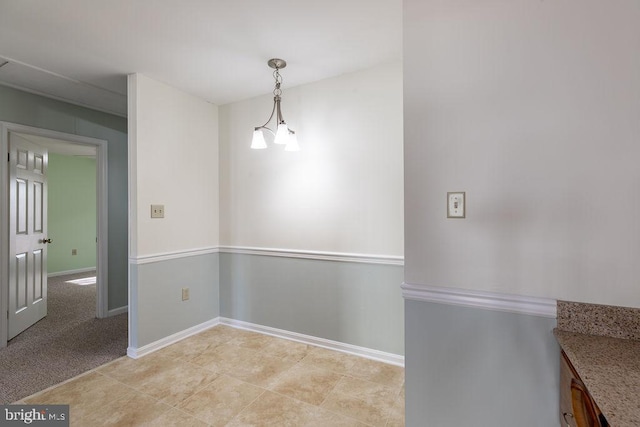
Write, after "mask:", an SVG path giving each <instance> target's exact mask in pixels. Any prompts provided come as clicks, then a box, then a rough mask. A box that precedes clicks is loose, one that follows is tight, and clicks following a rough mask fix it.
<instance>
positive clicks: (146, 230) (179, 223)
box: [129, 74, 219, 257]
mask: <svg viewBox="0 0 640 427" xmlns="http://www.w3.org/2000/svg"><path fill="white" fill-rule="evenodd" d="M129 104H130V105H129V163H130V179H131V183H130V191H131V192H132V194H131V195H130V197H131V203H130V206H131V209H135V210H134V211H132V212H131V213H130V228H131V230H130V240H131V243H130V245H131V247H130V255H131V256H132V257H139V256H144V255H153V254H161V253H167V252H178V251H185V250H193V249H200V248H211V247H216V246H217V245H218V226H219V217H218V212H219V209H218V203H219V202H218V199H219V197H218V194H219V193H218V188H219V184H218V176H219V174H218V107H217V106H215V105H212V104H210V103H208V102H206V101H204V100H202V99H199V98H196V97H194V96H192V95H189V94H186V93H184V92H182V91H179V90H177V89H175V88H172V87H170V86H167V85H165V84H163V83H160V82H157V81H155V80H152V79H150V78H149V77H146V76H144V75H142V74H133V75H130V76H129ZM152 204H163V205H164V206H165V217H164V219H151V205H152Z"/></svg>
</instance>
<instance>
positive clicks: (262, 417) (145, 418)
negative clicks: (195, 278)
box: [23, 325, 404, 427]
mask: <svg viewBox="0 0 640 427" xmlns="http://www.w3.org/2000/svg"><path fill="white" fill-rule="evenodd" d="M23 402H24V403H28V404H56V403H57V404H69V405H71V406H70V412H71V425H72V426H91V427H93V426H154V427H155V426H180V427H183V426H184V427H187V426H234V427H239V426H278V427H280V426H318V427H326V426H389V427H391V426H403V425H404V369H402V368H400V367H397V366H393V365H388V364H385V363H380V362H375V361H372V360H369V359H364V358H360V357H356V356H350V355H347V354H343V353H339V352H335V351H331V350H326V349H323V348H320V347H313V346H309V345H306V344H301V343H297V342H293V341H288V340H284V339H280V338H274V337H270V336H267V335H262V334H258V333H255V332H249V331H244V330H240V329H234V328H231V327H228V326H222V325H220V326H216V327H214V328H211V329H208V330H206V331H204V332H201V333H199V334H197V335H194V336H192V337H189V338H187V339H184V340H182V341H180V342H178V343H176V344H173V345H171V346H169V347H165V348H163V349H161V350H159V351H157V352H155V353H152V354H149V355H147V356H145V357H142V358H140V359H137V360H134V359H130V358H127V357H123V358H120V359H117V360H115V361H113V362H111V363H108V364H106V365H104V366H101V367H100V368H97V369H95V370H93V371H90V372H88V373H86V374H82V375H80V376H78V377H76V378H73V379H71V380H69V381H67V382H65V383H62V384H60V385H58V386H55V387H53V388H50V389H47V390H44V391H42V392H40V393H37V394H35V395H33V396H30V397H28V398H26V399H24V400H23Z"/></svg>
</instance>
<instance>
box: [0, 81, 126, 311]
mask: <svg viewBox="0 0 640 427" xmlns="http://www.w3.org/2000/svg"><path fill="white" fill-rule="evenodd" d="M0 120H1V121H5V122H10V123H17V124H21V125H26V126H33V127H37V128H41V129H50V130H54V131H58V132H65V133H70V134H74V135H82V136H89V137H92V138H99V139H104V140H106V141H107V142H108V174H109V178H108V184H109V194H108V198H109V208H108V209H109V250H108V251H109V272H108V273H109V283H108V299H109V309H114V308H119V307H122V306H125V305H127V280H128V278H127V263H128V260H127V250H128V246H127V236H128V218H127V213H128V207H127V192H128V189H127V119H125V118H123V117H118V116H114V115H111V114H107V113H102V112H100V111H95V110H90V109H88V108H83V107H79V106H77V105H72V104H67V103H65V102H61V101H56V100H53V99H49V98H45V97H42V96H38V95H34V94H31V93H26V92H22V91H19V90H16V89H12V88H9V87H6V86H0Z"/></svg>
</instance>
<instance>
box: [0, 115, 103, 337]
mask: <svg viewBox="0 0 640 427" xmlns="http://www.w3.org/2000/svg"><path fill="white" fill-rule="evenodd" d="M0 133H1V135H0V140H1V142H0V152H4V153H8V154H7V160H8V162H7V163H6V164H7V165H8V166H9V167H8V168H7V169H6V170H7V173H2V174H1V176H0V198H1V199H2V200H9V199H10V188H11V187H10V185H11V179H12V177H10V174H9V169H11V167H12V166H11V165H12V163H11V153H10V151H9V150H10V141H11V138H12V137H13V138H14V139H16V140H17V139H26V140H27V141H28V143H32V144H34V145H35V146H37V147H42V148H43V150H44V152H45V153H46V152H47V151H48V150H50V151H51V152H52V153H56V152H58V153H63V154H68V155H77V156H94V155H95V171H96V172H95V184H96V185H95V186H96V191H95V194H96V197H95V207H96V208H95V210H96V223H95V224H96V225H95V228H96V230H95V234H96V239H97V242H96V247H95V251H96V255H95V260H96V262H95V271H96V317H97V318H104V317H107V315H108V301H107V297H108V289H107V283H108V257H107V251H108V225H107V224H108V223H107V141H105V140H100V139H96V138H89V137H83V136H78V135H72V134H66V133H61V132H56V131H51V130H46V129H40V128H35V127H30V126H23V125H17V124H13V123H7V122H0ZM16 156H17V154H16ZM3 169H4V168H3ZM26 203H27V202H25V206H26ZM7 205H10V203H9V204H7ZM10 209H11V208H10V206H6V207H3V208H2V209H1V211H0V226H1V229H0V246H1V247H0V252H1V254H2V257H0V258H1V259H3V260H8V261H9V262H2V263H1V265H0V272H1V273H2V274H1V275H0V294H1V295H2V296H3V298H0V305H1V306H0V309H1V311H2V312H4V313H7V315H6V316H0V347H6V345H7V342H8V339H9V332H8V331H9V325H10V320H9V319H8V318H10V317H11V314H12V313H11V312H10V304H9V295H10V291H11V286H10V283H11V280H10V279H14V277H13V276H14V275H15V274H16V268H15V267H14V266H13V265H12V264H11V262H12V261H13V260H12V257H11V253H10V243H11V242H12V237H13V236H14V233H15V232H16V230H13V229H11V227H10V223H11V221H12V219H11V218H12V214H13V213H11V212H10ZM35 216H37V214H34V217H35ZM14 240H15V239H14ZM42 240H48V238H47V236H44V237H43V239H42ZM43 264H46V263H43ZM10 265H11V267H10ZM45 268H46V267H45ZM45 277H46V275H45ZM26 282H27V280H25V283H26ZM14 294H15V295H18V296H20V295H19V293H15V292H14ZM45 296H46V295H45ZM14 334H15V332H14Z"/></svg>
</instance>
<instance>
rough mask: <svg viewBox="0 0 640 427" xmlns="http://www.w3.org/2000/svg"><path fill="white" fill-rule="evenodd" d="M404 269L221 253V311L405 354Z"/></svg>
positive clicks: (344, 341)
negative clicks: (401, 287) (402, 285)
mask: <svg viewBox="0 0 640 427" xmlns="http://www.w3.org/2000/svg"><path fill="white" fill-rule="evenodd" d="M402 278H403V267H401V266H389V265H378V264H363V263H352V262H337V261H321V260H310V259H297V258H283V257H272V256H262V255H244V254H229V253H221V254H220V315H221V316H223V317H228V318H232V319H236V320H242V321H245V322H251V323H256V324H259V325H264V326H270V327H273V328H278V329H284V330H287V331H292V332H298V333H301V334H306V335H311V336H314V337H320V338H325V339H329V340H334V341H339V342H343V343H347V344H352V345H356V346H361V347H366V348H371V349H375V350H380V351H384V352H388V353H393V354H400V355H402V354H404V307H403V300H402V292H401V289H400V285H401V284H402Z"/></svg>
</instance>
